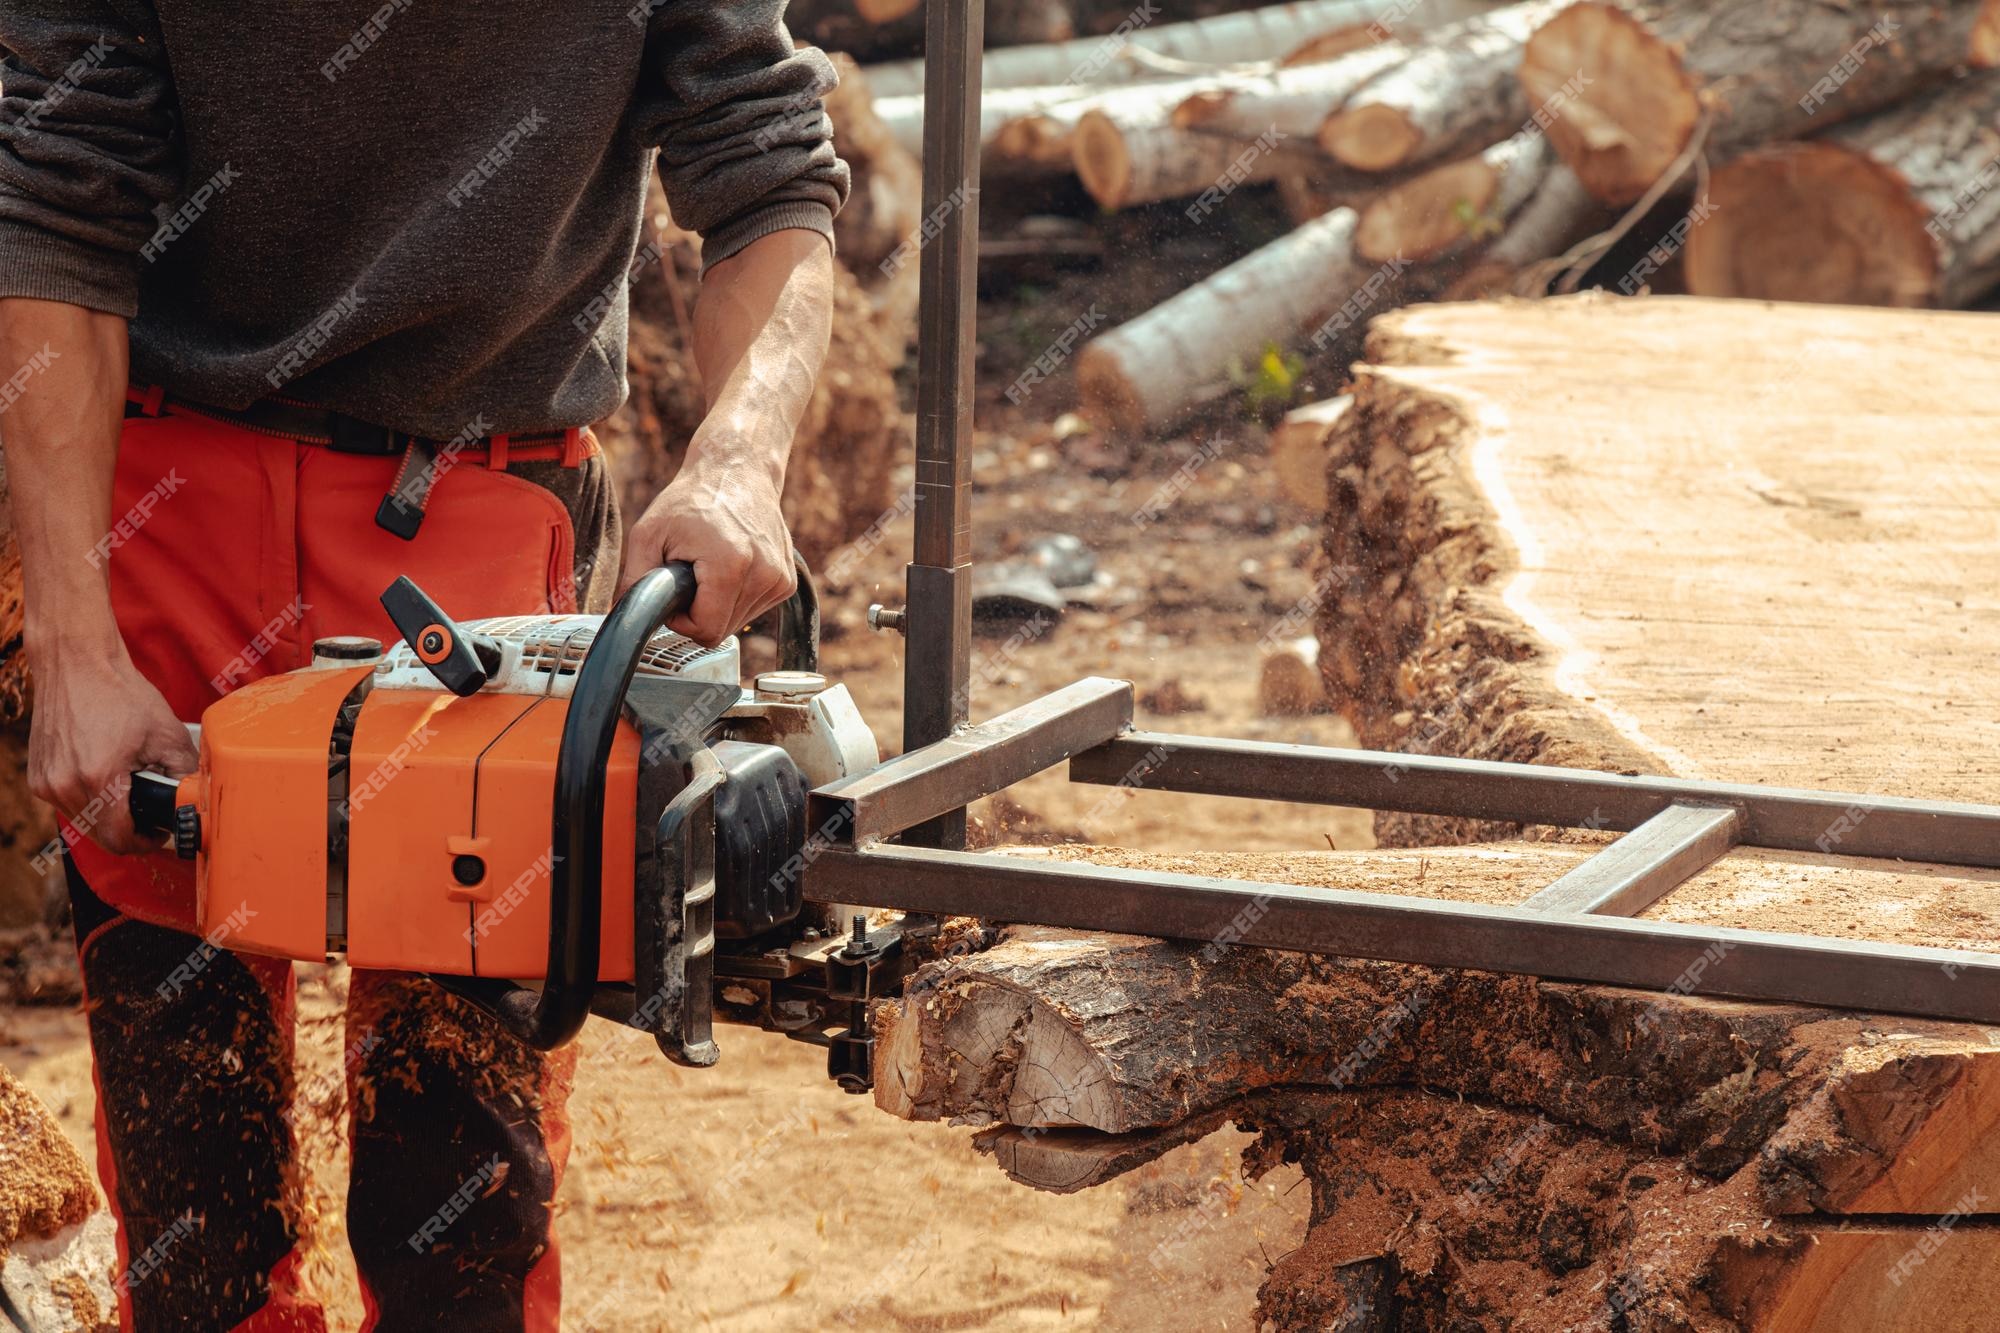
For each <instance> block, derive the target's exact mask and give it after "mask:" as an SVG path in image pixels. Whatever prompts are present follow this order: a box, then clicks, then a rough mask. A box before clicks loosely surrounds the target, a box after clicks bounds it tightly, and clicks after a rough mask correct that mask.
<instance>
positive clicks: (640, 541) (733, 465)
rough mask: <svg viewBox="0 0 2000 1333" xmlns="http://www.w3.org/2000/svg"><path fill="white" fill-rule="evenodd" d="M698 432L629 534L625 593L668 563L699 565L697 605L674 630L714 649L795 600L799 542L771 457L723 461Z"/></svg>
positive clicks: (746, 455)
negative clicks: (780, 497) (681, 461)
mask: <svg viewBox="0 0 2000 1333" xmlns="http://www.w3.org/2000/svg"><path fill="white" fill-rule="evenodd" d="M717 452H718V451H717V450H716V449H715V447H714V446H713V445H706V446H705V444H704V442H703V441H702V439H701V436H700V434H697V436H696V438H695V442H694V443H693V444H691V445H690V446H689V449H688V457H687V462H686V463H685V464H684V465H683V466H682V467H681V470H680V472H679V474H678V475H676V476H675V477H674V479H673V481H671V482H669V483H668V484H667V487H666V489H664V490H662V491H661V492H660V493H659V494H658V495H657V496H655V497H654V498H653V502H652V503H651V504H649V505H647V506H646V512H645V513H643V514H641V515H640V516H639V521H638V522H636V523H634V524H633V525H632V528H631V530H630V531H629V532H628V533H626V536H625V558H624V566H623V568H622V569H621V570H620V572H619V578H618V591H619V592H620V593H621V594H622V593H623V592H624V591H625V589H626V588H628V587H630V586H631V585H632V583H633V582H635V581H636V580H637V579H638V578H639V576H640V575H642V574H644V573H646V572H647V571H648V570H652V569H658V568H659V567H660V565H661V564H663V563H665V562H666V561H668V560H686V561H690V562H691V563H692V564H693V565H694V581H695V598H694V606H693V607H692V608H690V609H689V610H688V611H687V612H686V613H684V614H682V615H678V616H675V617H674V618H673V619H672V620H670V621H668V622H667V628H668V629H671V630H674V631H676V632H678V633H681V634H685V635H687V636H688V637H689V638H691V639H694V640H695V641H696V642H698V643H703V644H709V645H711V646H712V645H714V644H717V643H720V642H721V641H722V640H723V639H725V638H727V637H728V636H729V635H731V634H733V633H735V632H736V631H737V630H739V629H741V628H742V627H743V626H745V625H747V624H749V623H750V622H751V621H752V620H755V619H756V618H757V617H758V616H759V615H762V614H763V613H764V612H765V611H768V610H769V609H771V608H772V607H774V606H776V605H777V604H778V603H779V602H782V601H784V600H785V599H786V598H787V597H790V596H791V595H792V588H793V587H794V585H795V583H796V581H797V576H796V574H795V573H794V571H793V567H792V540H791V535H790V534H789V533H788V532H787V531H786V529H785V516H784V513H783V512H782V511H781V510H780V508H779V505H778V487H779V484H780V483H779V481H778V479H777V478H774V477H773V476H772V475H771V471H772V470H771V467H770V465H769V463H770V460H769V456H768V451H766V452H765V453H764V454H763V456H761V457H759V456H757V451H736V450H731V451H729V453H730V454H734V455H736V456H724V457H717V456H716V453H717Z"/></svg>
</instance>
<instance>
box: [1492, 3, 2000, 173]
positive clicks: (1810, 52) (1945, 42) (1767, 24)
mask: <svg viewBox="0 0 2000 1333" xmlns="http://www.w3.org/2000/svg"><path fill="white" fill-rule="evenodd" d="M1996 53H2000V4H1995V3H1994V0H1985V2H1984V3H1980V2H1978V0H1955V2H1948V3H1936V2H1935V0H1916V2H1911V3H1903V2H1892V3H1888V4H1875V5H1867V6H1862V5H1856V4H1845V3H1841V4H1824V3H1821V0H1770V3H1765V4H1758V5H1723V6H1717V5H1714V4H1710V3H1708V2H1707V0H1657V2H1655V0H1647V2H1645V3H1639V4H1634V5H1631V6H1629V7H1620V6H1616V5H1612V4H1608V3H1600V2H1599V0H1587V2H1586V3H1582V4H1575V5H1571V6H1569V7H1568V8H1567V9H1564V10H1563V11H1562V12H1561V13H1560V14H1558V15H1556V16H1555V17H1554V18H1553V19H1551V20H1550V21H1549V22H1548V23H1546V24H1545V25H1543V26H1542V28H1541V29H1540V30H1539V31H1537V32H1536V33H1535V34H1534V36H1533V37H1532V38H1531V39H1530V40H1529V42H1528V44H1527V49H1526V52H1525V56H1524V59H1523V60H1522V63H1521V83H1522V86H1523V87H1524V88H1525V90H1526V93H1527V98H1528V101H1529V102H1530V104H1532V105H1534V106H1536V107H1548V108H1549V109H1550V111H1551V113H1552V115H1551V120H1550V123H1549V126H1548V132H1549V136H1550V138H1552V139H1553V140H1554V141H1555V144H1556V148H1557V151H1559V152H1560V153H1561V154H1562V157H1563V160H1564V161H1565V162H1567V163H1569V165H1570V167H1571V168H1572V169H1573V170H1574V171H1575V172H1576V174H1577V177H1578V179H1580V180H1581V181H1582V182H1583V183H1584V185H1585V186H1586V187H1588V188H1589V189H1590V191H1591V193H1593V194H1595V195H1596V196H1597V197H1598V198H1599V199H1602V200H1604V201H1605V202H1606V203H1612V204H1629V203H1631V202H1632V201H1634V200H1636V199H1638V198H1639V197H1640V196H1641V195H1642V194H1644V193H1645V192H1646V191H1647V189H1648V188H1650V187H1651V186H1653V185H1654V184H1655V182H1657V181H1659V180H1660V179H1661V177H1663V176H1665V175H1667V174H1668V173H1669V170H1670V168H1671V167H1672V166H1673V165H1674V164H1675V163H1676V162H1677V161H1679V160H1680V159H1681V158H1682V156H1683V155H1684V154H1685V153H1687V152H1688V151H1689V149H1690V147H1691V146H1692V145H1693V144H1694V142H1695V138H1696V135H1697V133H1702V134H1704V135H1705V140H1704V144H1705V148H1706V151H1707V152H1708V154H1709V155H1710V157H1711V159H1713V160H1716V161H1720V160H1722V159H1724V158H1726V157H1729V156H1731V155H1734V154H1735V153H1738V152H1741V151H1743V150H1745V149H1748V148H1753V147H1756V146H1758V145H1760V144H1763V143H1767V142H1769V141H1771V140H1774V139H1788V138H1796V137H1800V136H1803V135H1806V134H1810V133H1814V132H1817V131H1819V130H1822V129H1824V128H1826V127H1827V126H1829V125H1831V124H1833V123H1835V122H1837V121H1840V120H1845V119H1848V118H1850V117H1853V116H1858V115H1862V114H1864V113H1866V112H1868V111H1872V110H1874V109H1876V108H1878V107H1883V106H1887V105H1889V104H1891V103H1894V102H1898V101H1901V100H1902V99H1904V98H1906V97H1908V96H1910V95H1911V94H1913V93H1915V92H1918V91H1919V90H1921V89H1922V88H1923V87H1924V86H1925V85H1927V84H1931V83H1935V82H1937V81H1938V80H1940V79H1941V78H1942V77H1943V76H1944V75H1945V74H1946V73H1947V72H1948V71H1950V70H1952V69H1953V68H1954V67H1956V66H1959V65H1961V64H1967V63H1975V64H1977V63H1985V62H1987V61H1989V60H1991V59H1992V58H1993V56H1994V55H1995V54H1996Z"/></svg>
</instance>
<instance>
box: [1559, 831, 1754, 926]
mask: <svg viewBox="0 0 2000 1333" xmlns="http://www.w3.org/2000/svg"><path fill="white" fill-rule="evenodd" d="M1739 823H1740V820H1739V819H1738V816H1737V814H1736V812H1735V811H1734V810H1731V809H1729V808H1727V807H1726V806H1713V805H1670V806H1668V807H1667V808H1666V809H1665V810H1662V811H1661V812H1660V813H1659V814H1657V815H1654V816H1653V817H1652V818H1651V819H1649V820H1647V821H1646V822H1645V823H1643V824H1641V825H1639V827H1638V828H1635V829H1633V830H1632V831H1631V832H1630V833H1628V834H1626V835H1625V836H1624V837H1622V838H1620V839H1619V840H1618V841H1616V842H1614V843H1612V844H1611V845H1610V846H1609V847H1606V848H1605V849H1604V850H1603V851H1601V852H1599V853H1598V854H1597V855H1595V856H1593V857H1591V858H1590V859H1589V860H1588V861H1585V862H1584V863H1583V864H1582V865H1580V866H1578V867H1577V868H1576V869H1574V870H1572V871H1570V872H1569V873H1568V874H1567V875H1564V876H1563V877H1562V878H1561V879H1559V880H1557V881H1556V882H1555V883H1553V884H1551V885H1549V886H1548V887H1547V888H1546V889H1543V890H1542V891H1541V892H1540V893H1538V894H1536V895H1535V896H1534V897H1532V898H1530V899H1528V901H1526V902H1524V903H1522V904H1521V906H1523V907H1525V908H1527V909H1529V910H1530V911H1536V912H1586V913H1592V914H1595V915H1599V916H1637V915H1639V913H1641V912H1643V911H1645V910H1646V909H1647V908H1648V907H1651V906H1652V905H1653V904H1654V903H1656V902H1658V901H1659V900H1660V899H1661V898H1664V897H1666V896H1667V895H1668V894H1669V893H1672V892H1673V891H1674V890H1675V889H1677V888H1679V887H1680V886H1681V884H1682V882H1683V881H1685V880H1687V879H1688V878H1689V877H1691V876H1694V875H1698V874H1700V873H1701V872H1702V871H1703V870H1706V869H1707V868H1708V867H1709V866H1710V865H1711V864H1713V863H1714V862H1715V860H1716V858H1718V857H1721V856H1724V855H1727V854H1728V851H1729V849H1730V848H1731V847H1734V846H1735V845H1736V829H1737V826H1738V824H1739Z"/></svg>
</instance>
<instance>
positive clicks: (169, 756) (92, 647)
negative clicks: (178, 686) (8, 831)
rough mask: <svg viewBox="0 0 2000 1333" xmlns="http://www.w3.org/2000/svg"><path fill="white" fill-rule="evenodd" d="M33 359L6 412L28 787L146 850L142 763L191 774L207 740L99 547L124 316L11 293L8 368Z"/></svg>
mask: <svg viewBox="0 0 2000 1333" xmlns="http://www.w3.org/2000/svg"><path fill="white" fill-rule="evenodd" d="M33 366H38V367H40V369H37V370H34V371H33V373H32V374H29V375H28V376H27V378H26V379H25V380H23V381H22V387H21V392H20V395H19V396H18V397H16V398H15V399H14V401H13V402H12V403H11V404H10V405H9V406H8V408H7V410H6V412H5V414H4V415H0V444H4V446H5V447H6V451H7V482H8V489H9V491H10V497H9V498H10V500H11V501H12V505H13V512H14V536H15V538H16V539H17V540H18V541H19V542H20V546H21V584H22V590H23V593H24V595H25V599H26V606H25V625H24V633H23V638H24V641H25V643H26V646H27V652H28V668H29V670H30V671H31V672H32V673H33V674H34V678H35V718H34V729H33V731H32V733H31V734H30V736H29V738H28V789H29V790H30V791H32V792H34V793H35V795H37V796H39V797H41V798H42V799H43V800H45V801H47V802H49V803H50V804H51V805H53V806H55V807H56V809H57V810H59V811H61V812H62V813H63V814H64V815H67V816H69V817H70V818H72V819H75V820H77V821H78V823H79V828H80V829H81V831H82V832H83V833H85V834H87V835H88V836H90V837H91V838H92V839H94V840H95V841H96V842H97V843H98V844H99V845H100V846H103V847H106V848H108V849H110V850H111V851H114V852H133V851H143V850H145V849H146V848H147V847H148V846H149V845H151V844H148V843H146V842H144V841H142V840H141V839H139V838H138V837H137V836H136V835H135V834H134V833H133V830H132V816H131V813H130V811H129V810H128V809H127V808H126V803H125V802H126V791H127V788H128V785H129V782H130V778H129V774H130V773H131V772H132V770H134V769H148V768H149V769H153V770H154V771H156V772H162V773H168V774H174V775H179V774H183V773H188V772H191V771H192V770H193V769H194V766H195V752H194V747H193V746H192V745H191V744H189V742H188V735H187V730H186V728H184V727H183V726H182V725H181V724H180V723H179V722H178V721H177V720H175V718H174V715H173V713H172V712H171V711H170V710H169V709H168V708H167V702H166V700H165V699H163V698H161V697H160V692H159V691H158V690H156V689H154V688H153V687H152V686H151V685H150V684H148V683H147V682H146V680H145V678H144V677H142V676H141V675H140V674H139V672H138V670H137V669H136V668H135V667H133V665H132V659H131V658H130V657H129V656H128V655H127V654H126V651H125V641H124V640H123V639H122V638H120V637H119V634H118V625H117V623H116V621H114V620H113V618H112V614H111V587H110V581H109V573H108V570H107V568H106V565H105V561H104V560H103V558H102V556H101V555H100V554H98V552H97V551H96V550H95V549H94V548H95V547H96V544H97V542H98V539H99V538H101V537H102V536H103V535H104V533H105V531H106V530H107V529H109V527H110V526H111V478H112V473H113V471H114V469H115V468H116V466H117V461H118V435H119V431H120V430H121V429H122V427H123V424H124V416H125V375H126V342H125V321H124V320H122V319H119V318H118V317H117V316H115V315H106V314H100V313H98V312H96V311H92V310H85V309H84V308H82V307H81V306H74V305H69V304H66V303H63V302H57V301H36V300H29V299H27V298H24V297H16V298H10V299H7V300H0V378H6V377H8V376H10V375H13V374H15V373H16V369H15V368H16V367H33ZM86 825H87V827H85V826H86Z"/></svg>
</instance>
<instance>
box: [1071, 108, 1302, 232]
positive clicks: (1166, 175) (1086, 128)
mask: <svg viewBox="0 0 2000 1333" xmlns="http://www.w3.org/2000/svg"><path fill="white" fill-rule="evenodd" d="M1070 150H1071V151H1070V157H1071V161H1072V163H1073V164H1074V165H1075V168H1076V174H1077V179H1079V180H1080V181H1082V182H1083V188H1084V189H1085V190H1087V191H1089V192H1090V197H1091V198H1093V199H1095V200H1096V201H1097V202H1098V203H1099V204H1100V205H1102V206H1103V207H1105V208H1133V207H1136V206H1138V205H1140V204H1152V203H1158V202H1159V201H1160V200H1162V199H1185V198H1188V197H1189V196H1191V195H1199V194H1201V193H1203V192H1204V191H1206V190H1210V189H1224V190H1226V189H1233V188H1234V187H1235V186H1237V185H1243V184H1247V183H1255V182H1258V181H1267V180H1271V179H1273V178H1274V177H1276V176H1278V175H1280V174H1282V173H1283V172H1285V171H1287V170H1298V169H1301V168H1302V167H1304V166H1306V165H1309V163H1307V162H1306V161H1305V159H1307V158H1308V157H1310V156H1311V154H1310V150H1304V151H1301V150H1298V149H1294V148H1292V147H1291V146H1290V145H1288V144H1286V143H1285V142H1284V139H1283V136H1282V135H1280V134H1279V133H1278V132H1277V131H1275V130H1266V131H1265V132H1264V133H1263V134H1262V135H1260V136H1259V137H1258V138H1257V139H1255V140H1253V141H1251V142H1242V141H1239V140H1237V139H1233V138H1225V137H1223V136H1222V135H1217V134H1201V133H1198V132H1197V131H1194V130H1181V129H1175V128H1174V127H1173V126H1172V125H1136V124H1126V123H1121V122H1120V121H1118V120H1116V119H1114V118H1113V117H1112V116H1111V115H1109V114H1107V113H1106V112H1105V111H1103V110H1102V109H1098V110H1093V111H1090V112H1088V113H1086V114H1085V115H1084V117H1083V119H1082V120H1080V121H1079V122H1077V127H1076V133H1075V134H1074V135H1073V136H1071V143H1070Z"/></svg>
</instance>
